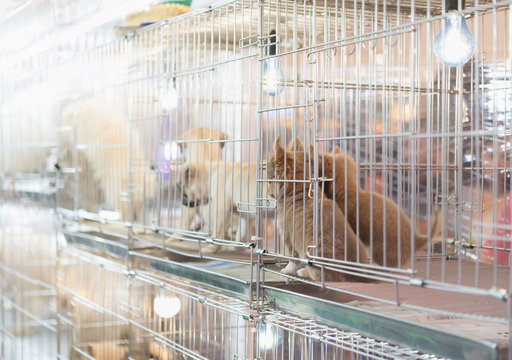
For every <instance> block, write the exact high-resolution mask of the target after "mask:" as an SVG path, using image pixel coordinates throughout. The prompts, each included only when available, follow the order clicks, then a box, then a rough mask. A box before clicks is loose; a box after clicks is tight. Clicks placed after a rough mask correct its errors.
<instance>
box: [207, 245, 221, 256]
mask: <svg viewBox="0 0 512 360" xmlns="http://www.w3.org/2000/svg"><path fill="white" fill-rule="evenodd" d="M220 248H221V246H220V245H217V244H210V245H208V246H205V247H204V248H203V249H202V253H203V254H216V253H218V252H219V250H220Z"/></svg>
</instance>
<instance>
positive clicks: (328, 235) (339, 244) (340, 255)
mask: <svg viewBox="0 0 512 360" xmlns="http://www.w3.org/2000/svg"><path fill="white" fill-rule="evenodd" d="M302 165H304V164H300V165H299V164H294V157H293V151H285V150H284V148H283V147H282V146H281V144H280V143H279V138H278V139H277V140H276V142H275V143H274V154H271V155H270V158H269V162H268V164H267V175H268V178H269V179H281V180H282V179H288V180H293V179H304V177H305V176H304V173H305V172H307V171H308V168H307V167H304V166H302ZM308 188H309V187H308V186H306V187H304V186H303V184H302V183H296V184H295V186H294V184H291V183H287V184H286V185H285V183H283V182H277V183H276V184H275V185H274V184H270V185H269V195H270V196H272V197H274V198H275V199H276V200H277V224H278V227H279V230H280V232H281V235H282V237H283V238H284V239H283V240H284V241H283V242H284V244H285V251H286V255H288V256H294V257H299V258H302V259H303V258H305V257H306V252H307V248H308V246H311V245H313V214H314V200H313V199H311V198H309V196H308V194H306V193H305V191H307V190H308ZM318 201H319V204H318V206H319V211H318V214H319V215H318V216H319V219H318V228H317V230H318V239H319V241H318V254H319V256H321V257H324V258H331V259H338V260H347V261H352V262H359V263H363V264H367V263H368V258H369V253H368V249H367V248H366V246H365V245H364V244H363V243H362V242H361V240H360V239H358V238H357V236H356V234H355V233H354V231H352V228H351V227H350V226H348V227H347V228H346V229H345V223H346V221H345V217H344V216H343V213H342V212H341V210H340V209H339V207H338V206H337V205H336V203H335V202H333V201H332V200H330V199H328V198H327V197H326V196H324V195H323V194H322V195H321V196H319V200H318ZM333 224H335V225H336V231H335V232H334V234H333ZM345 230H346V233H347V238H346V239H345ZM303 239H304V240H303ZM333 243H334V245H333ZM298 268H299V264H298V263H296V262H294V261H290V262H289V263H288V265H287V266H286V267H285V268H284V269H283V270H282V271H281V272H282V273H284V274H295V272H296V273H297V275H299V276H302V277H305V278H310V279H313V280H320V279H321V272H320V269H319V268H318V267H314V266H306V267H304V268H302V269H299V270H298V271H297V269H298ZM325 279H326V280H328V281H347V280H358V281H361V280H362V278H359V277H355V276H353V275H349V274H344V273H340V272H337V271H331V270H326V272H325Z"/></svg>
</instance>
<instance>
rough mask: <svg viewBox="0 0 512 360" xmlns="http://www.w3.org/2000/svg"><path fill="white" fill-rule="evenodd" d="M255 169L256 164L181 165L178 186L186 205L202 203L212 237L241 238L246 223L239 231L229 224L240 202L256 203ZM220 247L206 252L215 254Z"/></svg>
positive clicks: (240, 239) (203, 214)
mask: <svg viewBox="0 0 512 360" xmlns="http://www.w3.org/2000/svg"><path fill="white" fill-rule="evenodd" d="M256 170H257V167H256V163H242V164H240V163H233V162H223V161H215V162H211V163H204V164H203V163H186V164H184V165H183V166H182V167H181V168H180V171H179V174H178V180H177V185H178V188H180V189H181V191H182V193H183V203H184V204H187V205H189V206H190V205H193V206H201V209H203V212H202V217H203V218H205V219H209V221H208V224H209V225H210V233H211V235H212V237H214V238H216V239H226V238H231V237H232V236H233V234H232V233H236V234H234V235H235V240H236V241H242V240H243V239H244V238H245V236H246V234H247V228H244V226H247V225H244V224H245V223H244V222H242V221H240V223H241V225H240V229H237V230H236V231H234V230H233V229H232V228H231V226H230V225H231V223H232V216H233V215H234V214H236V207H237V204H238V203H239V202H242V203H251V204H255V203H256V181H255V179H256ZM252 184H254V185H252ZM241 185H243V187H241ZM240 189H241V190H240ZM206 204H209V206H204V205H206ZM240 218H241V217H240ZM234 220H235V219H233V221H234ZM249 231H252V230H251V229H249ZM230 232H231V233H230ZM219 249H220V246H219V245H215V244H212V245H210V246H208V248H207V249H206V251H207V252H213V253H215V252H217V251H218V250H219Z"/></svg>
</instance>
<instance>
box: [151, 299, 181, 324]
mask: <svg viewBox="0 0 512 360" xmlns="http://www.w3.org/2000/svg"><path fill="white" fill-rule="evenodd" d="M153 306H154V309H155V313H156V314H157V315H158V316H160V317H161V318H164V319H168V318H172V317H173V316H175V315H176V314H177V313H178V312H179V311H180V309H181V302H180V299H178V298H177V297H176V296H173V297H169V296H157V297H156V298H155V300H154V301H153Z"/></svg>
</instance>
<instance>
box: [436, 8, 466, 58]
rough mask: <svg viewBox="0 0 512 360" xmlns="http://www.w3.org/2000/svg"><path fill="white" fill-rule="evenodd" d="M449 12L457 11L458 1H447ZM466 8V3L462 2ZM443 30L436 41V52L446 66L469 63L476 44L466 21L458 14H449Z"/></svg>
mask: <svg viewBox="0 0 512 360" xmlns="http://www.w3.org/2000/svg"><path fill="white" fill-rule="evenodd" d="M446 5H447V12H448V11H453V10H457V0H447V4H446ZM462 8H464V1H463V2H462ZM443 20H444V22H443V24H442V26H441V30H439V33H438V34H437V36H436V39H435V41H434V52H435V54H436V56H437V58H438V59H439V61H441V62H442V63H443V64H445V65H446V66H459V65H463V64H465V63H467V62H468V61H469V59H471V56H472V55H473V50H474V49H475V42H474V40H473V36H472V35H471V32H470V31H469V29H468V26H467V25H466V19H465V18H464V16H463V15H460V14H458V13H454V12H451V13H447V14H446V16H445V18H444V19H443Z"/></svg>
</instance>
